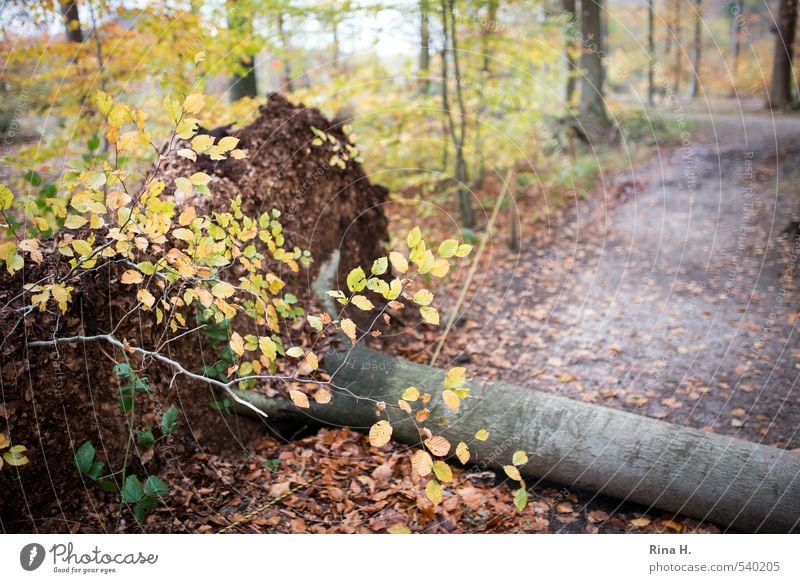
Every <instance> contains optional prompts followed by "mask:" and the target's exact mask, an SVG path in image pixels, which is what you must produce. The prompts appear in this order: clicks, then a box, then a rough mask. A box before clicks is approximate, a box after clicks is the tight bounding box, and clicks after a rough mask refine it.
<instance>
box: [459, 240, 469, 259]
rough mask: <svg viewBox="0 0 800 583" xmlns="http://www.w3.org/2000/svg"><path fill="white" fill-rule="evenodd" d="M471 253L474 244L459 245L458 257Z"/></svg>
mask: <svg viewBox="0 0 800 583" xmlns="http://www.w3.org/2000/svg"><path fill="white" fill-rule="evenodd" d="M470 253H472V245H467V244H466V243H465V244H464V245H459V246H458V249H457V250H456V257H466V256H467V255H469V254H470Z"/></svg>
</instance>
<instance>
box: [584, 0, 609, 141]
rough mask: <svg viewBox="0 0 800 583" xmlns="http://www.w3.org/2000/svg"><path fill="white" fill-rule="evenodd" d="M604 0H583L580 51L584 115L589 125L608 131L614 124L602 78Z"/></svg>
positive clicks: (589, 127)
mask: <svg viewBox="0 0 800 583" xmlns="http://www.w3.org/2000/svg"><path fill="white" fill-rule="evenodd" d="M602 5H603V0H581V33H582V36H583V51H582V53H581V69H582V70H583V78H582V82H581V104H580V105H581V106H580V111H581V117H583V118H585V122H586V125H587V129H589V130H590V131H592V130H595V129H597V130H601V131H603V132H605V131H606V130H607V129H608V127H609V126H610V125H611V123H610V121H609V119H608V114H607V113H606V105H605V92H604V89H603V79H604V77H605V75H604V72H603V68H604V66H605V65H604V59H605V53H604V52H603V47H602V44H601V43H602V35H601V30H602V27H601V22H600V21H601V19H602V18H603V9H602Z"/></svg>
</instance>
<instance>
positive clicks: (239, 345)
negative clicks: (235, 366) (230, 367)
mask: <svg viewBox="0 0 800 583" xmlns="http://www.w3.org/2000/svg"><path fill="white" fill-rule="evenodd" d="M228 344H229V345H230V347H231V350H233V352H234V354H236V355H237V356H241V355H242V354H244V338H242V336H241V335H240V334H239V333H238V332H234V333H233V334H231V339H230V342H229V343H228Z"/></svg>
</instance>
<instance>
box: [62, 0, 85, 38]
mask: <svg viewBox="0 0 800 583" xmlns="http://www.w3.org/2000/svg"><path fill="white" fill-rule="evenodd" d="M59 8H60V10H61V16H62V18H63V19H64V32H65V34H66V37H67V42H72V43H82V42H83V30H81V19H80V15H79V14H78V1H77V0H64V1H62V0H59Z"/></svg>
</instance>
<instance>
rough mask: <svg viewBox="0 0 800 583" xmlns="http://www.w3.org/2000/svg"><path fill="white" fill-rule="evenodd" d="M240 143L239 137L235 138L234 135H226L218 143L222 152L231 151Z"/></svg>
mask: <svg viewBox="0 0 800 583" xmlns="http://www.w3.org/2000/svg"><path fill="white" fill-rule="evenodd" d="M238 145H239V138H234V137H233V136H225V137H224V138H222V139H221V140H220V141H219V142H218V143H217V146H219V149H220V151H221V152H229V151H230V150H233V149H234V148H235V147H236V146H238Z"/></svg>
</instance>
